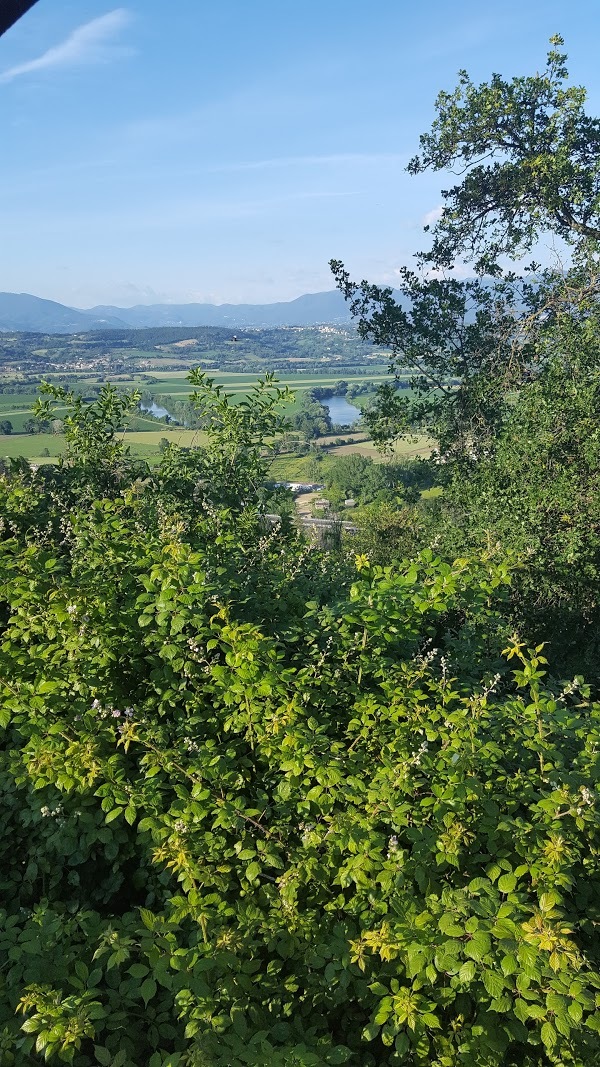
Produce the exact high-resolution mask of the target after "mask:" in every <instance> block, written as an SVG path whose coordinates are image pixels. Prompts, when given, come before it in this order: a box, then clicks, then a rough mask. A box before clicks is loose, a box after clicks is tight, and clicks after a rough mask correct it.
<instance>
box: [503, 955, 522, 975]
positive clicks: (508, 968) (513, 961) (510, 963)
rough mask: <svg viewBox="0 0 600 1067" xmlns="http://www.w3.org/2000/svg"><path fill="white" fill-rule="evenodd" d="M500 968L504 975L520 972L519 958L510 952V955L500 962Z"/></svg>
mask: <svg viewBox="0 0 600 1067" xmlns="http://www.w3.org/2000/svg"><path fill="white" fill-rule="evenodd" d="M500 967H501V968H502V974H504V975H509V974H516V973H517V971H518V970H519V964H518V963H517V957H516V956H515V955H514V954H513V953H512V952H509V953H508V955H506V956H503V957H502V959H501V960H500Z"/></svg>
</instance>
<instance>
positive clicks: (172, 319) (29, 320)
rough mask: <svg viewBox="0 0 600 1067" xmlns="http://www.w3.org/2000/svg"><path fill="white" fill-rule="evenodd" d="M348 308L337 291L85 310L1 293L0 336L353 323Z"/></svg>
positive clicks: (35, 298)
mask: <svg viewBox="0 0 600 1067" xmlns="http://www.w3.org/2000/svg"><path fill="white" fill-rule="evenodd" d="M350 321H351V320H350V314H349V311H348V306H347V304H346V303H345V301H344V299H343V297H342V295H341V294H340V293H338V292H337V290H335V289H334V290H332V291H331V292H327V293H307V294H306V295H305V296H299V297H297V299H296V300H289V301H284V302H281V303H277V304H138V305H136V307H131V308H120V307H111V306H106V307H105V306H98V307H93V308H89V309H88V310H85V311H83V310H81V309H79V308H70V307H66V306H65V305H64V304H57V303H56V302H55V301H54V300H42V299H41V298H40V297H39V296H30V295H29V294H28V293H0V332H3V333H7V332H9V333H10V332H17V331H22V332H31V333H83V332H85V331H88V330H106V329H111V328H113V327H114V328H115V329H123V327H126V328H130V329H131V328H132V327H133V328H137V327H151V326H225V327H230V328H232V329H234V328H237V329H242V328H243V327H246V326H256V327H265V328H268V327H270V326H316V325H319V324H321V323H349V322H350Z"/></svg>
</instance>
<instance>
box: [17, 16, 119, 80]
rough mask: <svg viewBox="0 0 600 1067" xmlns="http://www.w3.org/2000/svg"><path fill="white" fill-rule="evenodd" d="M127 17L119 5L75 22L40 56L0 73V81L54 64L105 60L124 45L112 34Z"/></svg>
mask: <svg viewBox="0 0 600 1067" xmlns="http://www.w3.org/2000/svg"><path fill="white" fill-rule="evenodd" d="M130 21H131V15H130V13H129V12H128V11H127V10H126V9H125V8H123V7H119V8H116V9H115V10H114V11H109V12H108V13H107V14H106V15H100V17H99V18H97V19H92V20H91V22H85V23H84V24H83V26H78V27H77V29H76V30H73V32H72V33H70V34H69V36H68V37H66V38H65V40H64V41H61V43H60V44H57V45H54V46H53V47H52V48H49V49H48V50H47V51H46V52H44V53H43V54H42V55H41V56H37V57H36V58H35V59H30V60H28V61H27V62H26V63H18V64H17V65H16V66H14V67H10V68H9V69H8V70H5V71H4V72H3V73H2V74H0V82H9V81H12V80H13V78H19V77H21V75H23V74H33V73H35V72H36V71H38V70H50V69H52V68H57V67H77V66H81V65H82V64H86V65H87V64H89V63H105V62H107V61H108V60H110V59H114V58H115V57H116V56H117V55H122V54H123V51H124V49H123V48H122V47H121V46H119V45H117V44H115V41H114V39H115V37H116V35H117V34H118V33H119V31H120V30H122V29H123V28H124V27H125V26H127V25H128V23H129V22H130Z"/></svg>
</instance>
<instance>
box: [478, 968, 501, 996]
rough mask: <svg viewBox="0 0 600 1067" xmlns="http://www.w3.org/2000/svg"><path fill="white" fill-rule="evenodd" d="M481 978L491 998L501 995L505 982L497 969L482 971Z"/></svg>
mask: <svg viewBox="0 0 600 1067" xmlns="http://www.w3.org/2000/svg"><path fill="white" fill-rule="evenodd" d="M482 978H483V984H484V986H485V988H486V990H487V992H488V993H489V995H490V996H491V997H492V998H493V999H496V997H500V996H501V995H502V993H503V992H504V988H505V984H506V983H505V981H504V978H503V977H502V975H501V974H498V972H497V971H484V972H483V975H482Z"/></svg>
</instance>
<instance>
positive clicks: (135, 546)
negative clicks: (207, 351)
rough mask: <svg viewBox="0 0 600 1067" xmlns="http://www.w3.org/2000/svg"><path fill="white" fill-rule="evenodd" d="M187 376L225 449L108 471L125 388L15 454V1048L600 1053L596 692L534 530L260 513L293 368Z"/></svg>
mask: <svg viewBox="0 0 600 1067" xmlns="http://www.w3.org/2000/svg"><path fill="white" fill-rule="evenodd" d="M195 384H196V385H197V394H196V398H195V403H196V404H197V405H198V407H199V408H200V409H201V410H204V407H205V406H210V407H211V410H212V411H213V413H214V434H213V443H212V445H211V446H210V447H209V448H208V449H207V450H206V452H203V453H199V454H198V455H197V456H196V455H195V454H193V453H192V454H188V453H182V452H179V451H178V450H176V449H172V448H169V449H167V450H166V451H165V453H164V455H163V457H162V459H161V464H160V466H159V467H158V469H157V470H156V471H154V472H150V471H149V470H148V469H145V470H142V469H141V468H140V466H139V465H137V466H136V465H135V464H132V463H131V462H130V461H129V458H128V455H127V451H126V449H125V448H124V446H123V444H122V443H121V442H120V440H119V439H118V436H117V434H116V430H117V426H116V422H117V421H118V420H115V421H114V423H113V425H112V429H110V427H109V430H108V432H107V433H106V435H105V437H104V438H103V441H104V445H103V451H102V455H101V456H100V457H99V459H98V458H97V459H98V463H99V464H100V468H101V469H100V472H98V470H97V469H96V467H95V461H94V457H93V456H90V454H89V449H88V444H87V440H86V439H85V435H83V436H82V434H81V433H80V432H79V430H78V428H77V427H78V422H77V420H78V418H79V419H80V420H81V418H85V420H87V421H86V422H85V425H89V424H91V423H90V420H91V419H92V417H96V416H99V417H101V409H102V405H104V406H105V408H106V406H107V405H108V408H109V411H108V416H110V409H111V404H112V401H111V400H110V397H109V396H108V394H105V395H104V396H101V397H100V398H99V399H98V401H97V402H96V407H95V410H94V411H93V412H84V411H83V409H81V408H79V409H77V408H74V409H73V410H72V412H71V414H70V419H71V422H70V423H69V422H67V425H69V426H70V427H71V430H72V437H71V441H70V443H69V448H68V450H67V453H66V455H65V457H64V459H63V460H62V463H61V465H60V466H59V467H58V468H57V469H55V470H51V471H44V470H38V471H37V472H35V471H31V470H30V469H29V468H28V467H27V466H26V465H24V464H21V465H19V464H15V465H14V466H13V468H12V469H9V470H8V472H6V473H5V475H4V476H3V477H2V478H1V479H0V497H1V511H0V513H1V515H2V521H1V527H2V529H1V537H2V540H1V541H0V561H1V562H0V567H1V571H2V583H1V586H0V626H1V640H0V693H1V700H2V703H1V708H0V727H1V731H2V747H1V750H0V810H1V820H2V822H1V825H2V834H1V836H0V851H1V861H0V900H1V901H2V905H3V907H2V911H1V912H0V915H1V924H0V1063H1V1064H2V1065H19V1067H20V1065H24V1067H28V1065H34V1064H39V1063H42V1062H44V1061H48V1062H50V1063H56V1064H59V1063H72V1064H73V1065H74V1067H90V1065H96V1064H100V1065H111V1067H146V1065H148V1067H184V1065H190V1067H191V1065H194V1067H196V1065H197V1067H200V1065H202V1067H237V1065H238V1064H239V1065H244V1064H246V1065H252V1067H262V1065H264V1067H267V1065H274V1067H277V1065H280V1067H291V1065H298V1067H309V1065H322V1064H323V1065H325V1064H342V1063H348V1064H356V1065H360V1067H368V1065H372V1067H375V1065H383V1064H398V1065H406V1067H417V1065H419V1067H420V1065H423V1067H425V1065H428V1067H429V1065H435V1067H454V1065H459V1064H464V1065H465V1067H472V1065H477V1067H496V1065H507V1067H547V1065H550V1064H554V1065H557V1067H558V1065H563V1064H564V1065H567V1064H569V1065H574V1067H577V1065H580V1067H582V1065H584V1064H585V1065H586V1067H589V1065H593V1064H598V1063H600V1054H599V1052H598V1047H599V1033H600V970H599V964H600V946H599V943H598V934H597V930H598V921H599V920H600V878H599V875H600V871H599V858H598V857H599V852H598V849H599V841H600V839H599V833H598V831H599V818H598V810H597V779H598V759H599V756H598V751H599V749H598V746H599V741H600V706H599V705H598V704H596V703H594V702H593V700H592V699H591V697H590V694H589V692H588V690H587V688H586V686H585V684H584V682H583V680H582V679H581V678H576V679H575V680H573V681H571V682H569V683H565V682H559V681H555V680H553V679H552V677H551V676H550V674H548V673H547V664H546V660H545V657H544V655H543V648H542V647H536V648H533V649H529V648H527V647H526V646H525V645H523V644H522V642H520V641H519V640H518V639H517V638H516V637H515V638H512V639H508V640H507V639H504V640H503V629H502V628H503V622H502V614H501V611H500V610H499V608H500V606H501V604H502V601H503V597H504V596H505V595H506V593H507V590H508V588H509V585H510V582H511V580H512V576H511V567H510V562H509V561H507V562H505V563H498V562H497V561H495V562H494V561H492V560H491V559H488V558H486V557H482V558H479V559H477V558H473V559H467V558H462V559H457V560H455V561H454V563H453V564H452V565H449V564H447V563H443V562H441V561H440V559H439V558H438V557H436V556H435V555H434V554H433V553H432V552H431V551H426V552H423V553H421V554H420V555H419V556H418V557H417V558H416V559H414V560H413V561H405V562H402V563H399V564H397V565H396V566H394V567H387V568H384V567H379V566H375V565H373V564H372V563H371V562H370V561H369V559H368V557H367V556H365V555H359V556H358V557H357V558H356V559H355V560H352V561H348V560H347V559H346V558H344V557H343V556H339V555H335V554H330V555H327V554H325V553H322V552H321V551H319V550H317V549H316V548H314V547H313V546H311V545H309V544H307V543H305V542H304V541H302V540H301V539H299V538H297V536H296V535H295V534H294V533H293V531H291V530H287V531H286V530H283V529H279V528H274V529H269V528H267V527H266V526H265V525H264V523H263V521H262V520H261V514H260V506H259V503H257V501H258V500H259V495H260V491H261V489H260V487H261V484H262V477H261V476H262V474H263V473H264V471H263V467H264V463H265V455H264V452H265V435H267V434H268V435H272V433H273V430H274V426H276V417H275V414H274V406H272V405H271V402H270V401H269V396H272V399H273V405H274V404H275V403H277V402H278V399H281V398H280V397H279V398H278V397H277V395H276V394H273V393H270V391H269V388H268V387H267V388H263V387H260V392H259V397H260V401H261V404H262V405H263V406H262V409H261V410H258V411H257V408H256V406H253V404H252V403H251V402H250V403H249V404H248V405H247V407H246V408H244V409H242V410H241V411H238V412H237V413H235V414H233V415H232V414H231V413H230V412H228V410H227V409H228V407H229V402H228V400H227V398H226V397H224V396H221V395H220V394H216V399H215V394H214V392H212V391H211V386H210V383H209V382H207V381H206V380H204V379H201V378H196V381H195ZM271 384H272V383H271ZM64 402H67V403H71V401H70V400H69V399H68V398H66V401H65V398H63V403H64ZM112 410H113V411H114V410H115V409H114V405H113V407H112ZM106 423H107V420H106V418H105V419H104V422H103V426H104V427H105V428H106ZM240 442H241V443H240ZM232 457H234V459H233V460H232ZM232 469H234V470H235V493H234V492H233V489H232V477H231V471H232ZM503 647H504V651H503ZM515 665H516V669H513V668H514V667H515Z"/></svg>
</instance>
